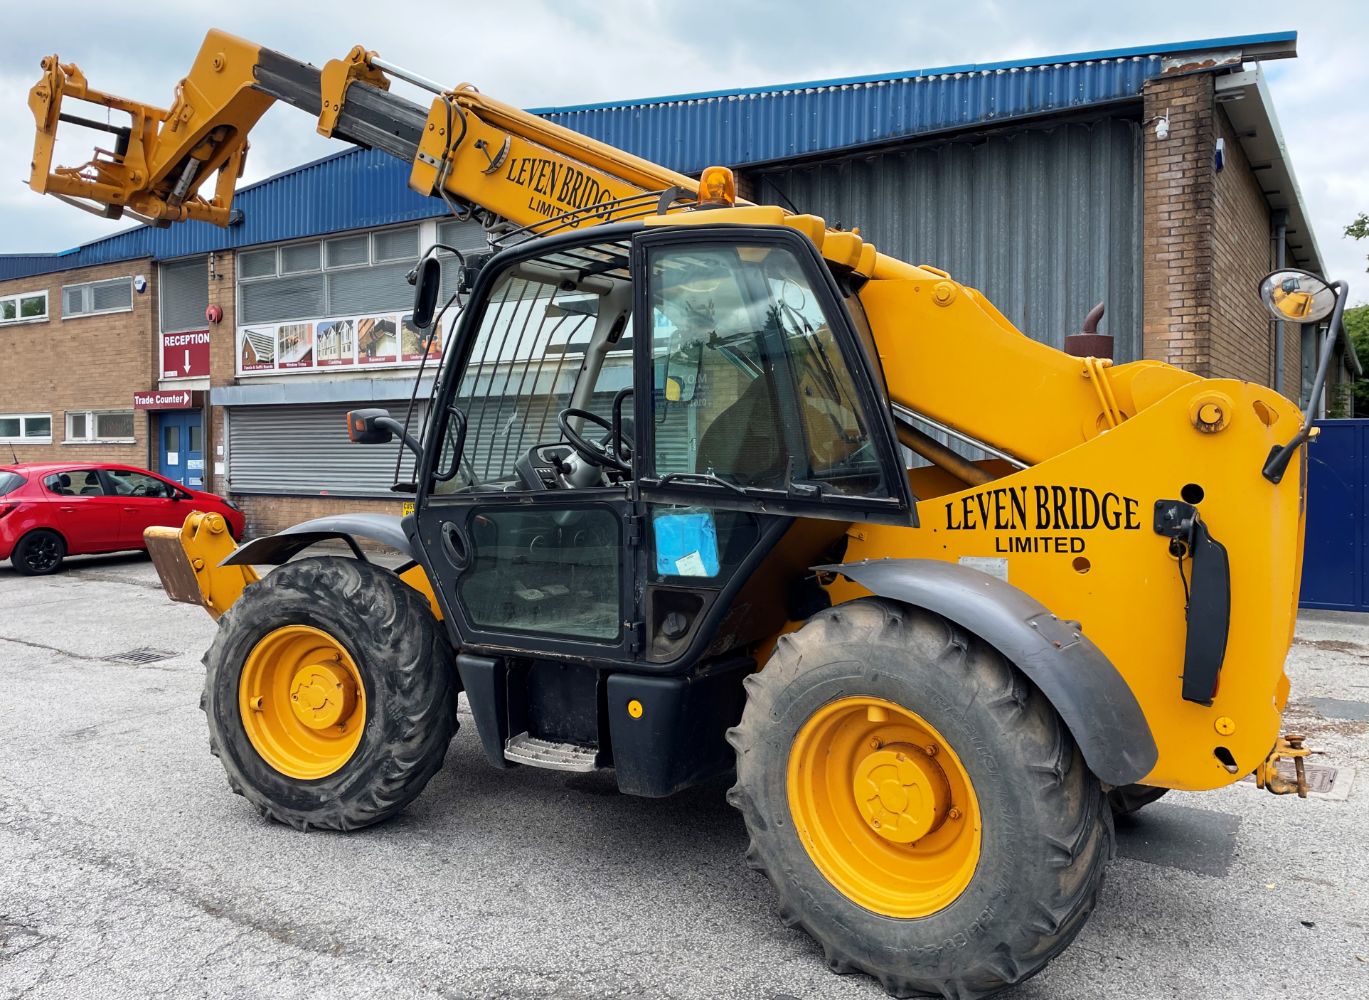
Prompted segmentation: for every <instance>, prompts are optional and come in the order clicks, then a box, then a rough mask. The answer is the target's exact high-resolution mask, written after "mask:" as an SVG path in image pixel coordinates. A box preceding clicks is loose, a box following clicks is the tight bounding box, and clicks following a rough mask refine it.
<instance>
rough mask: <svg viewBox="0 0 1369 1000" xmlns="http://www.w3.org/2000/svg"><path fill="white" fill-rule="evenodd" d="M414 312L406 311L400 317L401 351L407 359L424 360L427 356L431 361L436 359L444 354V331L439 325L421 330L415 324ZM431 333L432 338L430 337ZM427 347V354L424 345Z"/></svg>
mask: <svg viewBox="0 0 1369 1000" xmlns="http://www.w3.org/2000/svg"><path fill="white" fill-rule="evenodd" d="M413 321H414V317H413V314H412V313H406V314H405V315H404V316H403V317H401V318H400V334H399V340H400V351H401V354H402V356H403V358H404V360H405V361H422V360H423V359H424V357H427V358H428V360H430V361H436V360H437V359H438V358H440V357H441V356H442V331H441V330H439V329H438V328H437V327H435V326H434V327H430V328H429V329H427V330H420V329H419V328H418V327H416V326H414V322H413ZM429 334H431V335H432V340H431V341H430V340H429V339H428V336H429ZM425 346H426V347H427V352H426V354H425V352H424V347H425Z"/></svg>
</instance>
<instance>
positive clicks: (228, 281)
mask: <svg viewBox="0 0 1369 1000" xmlns="http://www.w3.org/2000/svg"><path fill="white" fill-rule="evenodd" d="M211 263H212V268H211V269H210V272H209V274H210V277H209V304H210V305H211V306H214V305H216V306H218V307H219V308H220V309H222V310H223V319H222V320H221V321H220V322H219V325H218V326H217V327H214V328H213V329H211V330H210V332H209V384H210V386H211V388H212V387H213V386H222V385H233V384H234V383H235V382H236V381H237V370H238V369H237V329H238V325H237V296H236V295H235V294H234V292H233V289H234V288H235V287H236V274H237V272H236V265H237V257H236V256H235V255H234V254H233V252H232V251H228V250H224V251H220V252H218V253H215V254H214V255H213V258H212V261H211ZM215 275H218V277H215ZM207 423H208V426H207V427H206V428H205V450H206V455H205V472H206V473H207V476H206V479H205V483H206V486H205V488H206V489H208V490H212V491H214V492H215V493H223V492H225V491H226V489H227V485H228V484H227V483H226V482H220V481H219V480H220V477H218V476H216V475H215V474H214V463H215V462H223V463H225V465H224V468H225V470H226V469H227V457H228V455H227V453H228V435H227V427H226V424H225V422H224V408H223V407H222V406H211V407H210V408H209V418H208V421H207ZM223 478H226V477H223Z"/></svg>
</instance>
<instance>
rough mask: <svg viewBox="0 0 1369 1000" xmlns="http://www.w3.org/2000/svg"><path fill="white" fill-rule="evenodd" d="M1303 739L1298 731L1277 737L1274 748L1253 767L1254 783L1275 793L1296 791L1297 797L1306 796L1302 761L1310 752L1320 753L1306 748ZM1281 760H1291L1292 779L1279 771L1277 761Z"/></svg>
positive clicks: (1305, 780) (1304, 771) (1304, 772)
mask: <svg viewBox="0 0 1369 1000" xmlns="http://www.w3.org/2000/svg"><path fill="white" fill-rule="evenodd" d="M1303 740H1304V737H1303V736H1302V735H1300V734H1298V733H1289V734H1288V735H1287V736H1281V737H1279V739H1278V741H1277V742H1276V743H1275V744H1274V748H1273V749H1272V750H1270V751H1269V756H1268V757H1266V758H1265V759H1264V761H1263V763H1261V764H1260V766H1259V767H1257V768H1255V784H1257V785H1259V786H1260V787H1261V788H1263V789H1264V790H1265V791H1267V792H1273V793H1274V794H1275V795H1288V794H1291V793H1292V792H1297V793H1298V798H1300V799H1305V798H1307V769H1306V767H1305V765H1304V764H1303V761H1304V760H1305V759H1306V758H1307V757H1309V756H1311V755H1312V754H1314V753H1321V751H1320V750H1308V749H1307V748H1306V747H1304V746H1303V745H1302V744H1303ZM1281 760H1291V761H1292V762H1293V773H1294V775H1295V777H1294V780H1292V781H1289V780H1288V779H1287V778H1285V777H1284V776H1283V775H1281V774H1280V773H1279V761H1281Z"/></svg>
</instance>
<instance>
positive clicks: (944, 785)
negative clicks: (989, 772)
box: [788, 698, 982, 918]
mask: <svg viewBox="0 0 1369 1000" xmlns="http://www.w3.org/2000/svg"><path fill="white" fill-rule="evenodd" d="M788 792H789V812H790V816H791V817H792V818H793V820H794V826H795V829H796V831H797V833H798V836H799V840H800V841H801V842H802V843H803V846H804V848H805V849H806V850H807V851H808V856H809V857H810V858H811V859H812V861H813V864H814V865H816V866H817V869H818V871H820V872H822V874H823V876H824V877H825V878H826V879H827V881H829V882H830V883H831V884H832V885H833V886H834V887H835V888H836V889H837V890H838V891H840V892H841V893H842V895H844V896H846V897H847V898H848V899H850V900H851V901H852V902H855V903H858V904H859V905H861V906H863V907H865V908H866V909H867V910H872V911H874V912H875V913H880V914H883V915H884V916H887V917H900V918H910V917H925V916H928V915H930V914H933V913H936V912H937V911H938V910H941V909H943V908H944V907H946V906H948V905H950V904H951V903H952V902H954V901H955V899H956V898H957V897H959V896H960V894H961V893H962V892H964V891H965V887H966V886H967V885H969V884H970V879H971V878H972V877H973V876H974V871H975V867H976V865H978V863H979V852H980V842H981V837H982V824H981V821H980V812H979V801H978V799H977V798H976V797H975V794H974V788H973V785H972V784H971V782H970V776H969V774H968V773H967V772H966V771H965V766H964V765H963V764H962V763H961V762H960V758H959V757H958V756H956V753H955V751H954V750H953V749H951V747H950V745H949V744H947V743H946V741H945V740H944V739H942V737H941V734H940V733H938V732H937V731H936V730H935V729H934V728H932V726H931V725H929V724H928V723H927V721H926V720H925V719H923V718H922V717H921V716H920V715H918V714H917V713H916V712H913V711H910V710H909V709H906V708H903V707H902V706H900V705H895V704H894V703H893V702H890V701H885V700H883V699H881V698H842V699H841V700H839V701H834V702H831V703H829V704H827V705H824V706H823V707H822V708H820V709H819V710H818V711H817V712H815V713H814V714H813V716H812V717H811V718H810V719H809V720H808V721H807V722H805V723H804V724H803V727H802V728H801V729H800V730H799V732H798V735H797V736H796V737H795V739H794V745H793V747H792V748H791V749H790V752H789V773H788Z"/></svg>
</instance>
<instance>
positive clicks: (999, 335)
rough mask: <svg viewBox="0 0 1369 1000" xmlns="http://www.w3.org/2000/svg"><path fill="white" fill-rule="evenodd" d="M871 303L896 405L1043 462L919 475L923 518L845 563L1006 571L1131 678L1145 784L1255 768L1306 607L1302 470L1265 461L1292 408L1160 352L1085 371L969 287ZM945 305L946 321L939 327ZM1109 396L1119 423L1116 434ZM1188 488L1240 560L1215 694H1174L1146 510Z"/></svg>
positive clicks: (1164, 570)
mask: <svg viewBox="0 0 1369 1000" xmlns="http://www.w3.org/2000/svg"><path fill="white" fill-rule="evenodd" d="M861 299H862V302H863V303H864V304H865V307H866V311H867V313H868V314H869V317H870V324H871V326H872V327H873V329H874V331H875V339H876V342H877V344H878V345H879V350H880V355H881V361H882V363H883V365H884V369H885V376H886V379H887V381H888V385H889V391H890V394H891V396H892V397H893V398H894V400H895V402H900V401H906V403H907V405H910V406H915V407H916V409H917V410H918V411H920V412H922V413H926V414H928V415H930V416H934V417H937V418H938V419H943V420H947V421H950V420H953V421H954V425H955V426H956V427H957V428H958V429H960V430H962V431H965V432H966V433H969V434H971V435H973V436H975V437H977V438H979V439H980V440H983V441H986V442H989V443H992V444H996V445H998V446H1000V447H1003V448H1005V449H1007V450H1009V451H1010V452H1011V453H1012V454H1014V455H1015V456H1017V457H1018V458H1021V459H1023V460H1025V461H1027V462H1029V463H1032V464H1030V465H1029V467H1028V468H1026V469H1022V470H1020V471H1014V470H1013V469H1012V468H1011V467H1009V466H1007V465H1006V463H1003V462H999V461H995V462H989V463H983V467H985V468H987V469H990V470H991V471H993V472H994V473H995V474H996V475H997V478H994V479H993V480H992V481H991V482H988V483H985V484H983V485H978V486H969V487H967V485H966V484H965V483H963V482H961V481H959V480H957V479H955V478H954V477H951V476H949V475H947V474H946V473H945V472H943V471H941V470H938V469H934V468H933V469H924V470H917V471H914V472H912V473H910V476H911V481H912V486H913V491H914V493H915V495H917V496H918V497H920V498H921V500H920V502H919V503H918V516H919V520H920V523H921V527H919V528H916V529H909V528H893V527H885V526H880V525H859V526H853V527H852V528H851V530H850V532H849V536H850V539H849V542H850V543H849V546H848V548H847V551H846V556H845V559H846V561H858V560H861V559H879V558H926V559H941V560H945V561H950V562H960V561H964V562H966V563H967V564H969V565H974V566H977V567H980V568H983V567H986V566H988V567H991V568H993V569H995V570H1001V571H1002V572H1003V573H1005V575H1006V577H1007V579H1008V581H1009V582H1010V583H1012V584H1013V585H1014V586H1016V587H1018V588H1020V589H1021V590H1024V591H1026V592H1027V593H1029V594H1031V595H1032V596H1033V597H1035V598H1036V599H1037V600H1038V601H1040V602H1041V603H1042V604H1044V605H1045V606H1046V607H1048V608H1050V609H1051V611H1052V612H1054V613H1055V614H1057V615H1059V616H1060V617H1061V618H1064V619H1070V620H1077V621H1079V622H1080V623H1081V624H1082V625H1083V629H1084V632H1085V633H1086V634H1087V635H1088V636H1089V637H1090V638H1091V639H1092V640H1093V641H1094V643H1096V644H1097V645H1098V646H1099V648H1101V649H1102V651H1103V652H1104V653H1105V654H1107V656H1108V658H1109V659H1110V660H1111V661H1112V662H1113V664H1114V665H1115V666H1116V667H1117V669H1118V670H1119V672H1120V673H1121V674H1122V676H1123V677H1124V678H1125V679H1126V681H1127V683H1128V685H1129V686H1130V688H1131V689H1132V691H1133V692H1134V693H1135V695H1136V697H1137V699H1138V700H1139V701H1140V703H1141V707H1142V709H1143V710H1144V712H1145V715H1146V719H1147V721H1148V722H1149V723H1150V726H1151V729H1152V732H1153V734H1154V736H1155V742H1156V744H1157V745H1158V747H1159V760H1158V762H1157V763H1156V765H1155V768H1154V770H1153V771H1152V772H1151V773H1150V774H1149V775H1148V776H1147V777H1146V778H1145V779H1144V781H1145V783H1147V784H1156V785H1164V786H1166V787H1171V788H1183V789H1195V790H1196V789H1206V788H1215V787H1219V786H1221V785H1226V784H1229V783H1230V782H1231V781H1233V780H1235V779H1236V778H1237V777H1239V776H1241V775H1245V774H1249V773H1250V772H1251V771H1252V770H1253V769H1254V768H1255V767H1256V765H1258V764H1259V763H1260V762H1261V761H1262V760H1264V758H1265V757H1266V755H1267V754H1268V753H1269V748H1270V747H1271V746H1272V745H1273V744H1274V741H1275V739H1276V738H1277V736H1278V726H1279V716H1280V712H1281V711H1282V709H1283V706H1284V703H1285V701H1286V700H1287V695H1288V681H1287V678H1286V677H1285V675H1284V672H1283V662H1284V657H1285V655H1286V653H1287V651H1288V648H1289V645H1290V644H1291V642H1292V637H1293V625H1294V618H1295V615H1296V611H1297V594H1298V585H1299V576H1300V572H1301V565H1302V551H1301V546H1302V537H1303V492H1302V491H1303V482H1304V477H1303V475H1302V473H1301V470H1299V471H1298V474H1296V475H1293V474H1290V475H1288V476H1286V477H1285V478H1284V479H1283V481H1282V482H1281V483H1279V484H1277V485H1276V484H1274V483H1270V482H1269V481H1268V480H1266V479H1265V478H1264V477H1263V476H1261V474H1260V469H1261V465H1262V463H1263V461H1264V459H1265V457H1266V456H1267V455H1268V454H1269V451H1270V449H1272V448H1273V447H1274V446H1275V445H1278V444H1282V443H1284V442H1285V441H1287V440H1288V439H1289V438H1290V437H1291V436H1292V435H1293V432H1294V431H1295V430H1296V429H1297V427H1298V426H1299V423H1300V420H1301V414H1299V412H1298V411H1297V409H1296V408H1295V407H1294V406H1293V404H1292V403H1290V402H1289V401H1288V400H1286V399H1285V398H1283V397H1282V396H1280V395H1279V394H1278V393H1276V392H1274V391H1273V390H1272V389H1267V388H1264V387H1262V386H1257V385H1253V384H1250V383H1246V382H1237V381H1230V380H1215V379H1200V378H1198V377H1196V376H1193V375H1189V374H1186V373H1183V372H1180V371H1177V370H1175V369H1173V368H1170V367H1168V366H1166V365H1162V364H1158V363H1155V362H1136V363H1133V364H1129V365H1121V366H1117V367H1114V368H1100V367H1098V366H1097V365H1096V364H1094V365H1091V364H1088V363H1087V362H1086V360H1085V359H1080V358H1073V357H1070V356H1067V355H1064V354H1061V353H1060V352H1058V351H1054V350H1052V349H1051V348H1049V347H1047V346H1045V345H1042V344H1039V343H1036V342H1034V341H1031V340H1029V339H1028V338H1026V337H1024V336H1022V335H1021V334H1020V333H1017V332H1016V331H1014V330H1012V329H1011V328H1010V327H1008V326H1007V325H1006V324H1004V323H1002V322H1001V317H999V315H998V314H997V312H996V311H991V307H987V304H986V303H983V299H982V297H980V296H978V295H977V294H976V293H973V292H972V291H971V290H970V289H965V288H961V287H959V286H957V292H956V296H955V300H954V301H953V302H952V303H951V304H950V305H949V306H945V307H941V306H937V305H934V304H930V303H931V302H932V301H933V300H934V296H933V294H932V289H931V287H930V283H929V282H918V281H892V282H871V283H870V284H869V285H868V286H866V289H865V290H864V291H863V293H862V295H861ZM981 304H982V305H983V308H981ZM941 309H945V310H946V311H947V312H948V313H950V314H951V319H950V322H949V323H947V322H945V321H940V322H938V321H937V316H936V313H937V311H938V310H941ZM948 331H953V333H950V332H948ZM976 357H978V358H983V357H991V358H993V359H994V360H993V362H992V364H988V363H984V362H983V361H982V360H980V361H976ZM1000 358H1002V359H1003V360H1001V361H1000ZM959 373H964V374H963V376H962V377H957V375H958V374H959ZM1100 377H1101V378H1105V379H1107V380H1108V383H1109V385H1110V392H1109V393H1108V394H1107V395H1106V396H1105V395H1104V394H1100V393H1099V392H1098V391H1097V380H1098V379H1099V378H1100ZM949 386H954V388H955V390H957V392H956V393H955V394H952V392H951V391H949V390H948V387H949ZM1109 399H1111V400H1115V401H1116V408H1117V411H1118V412H1120V415H1121V417H1122V419H1121V421H1120V422H1119V423H1118V424H1117V426H1115V427H1109V426H1108V424H1109V421H1108V413H1107V410H1108V408H1109V406H1110V405H1111V404H1110V403H1108V402H1106V401H1105V400H1109ZM1195 486H1196V487H1197V488H1199V489H1200V490H1201V496H1202V499H1201V501H1200V502H1199V503H1198V509H1199V511H1200V513H1201V516H1202V518H1203V521H1204V522H1205V523H1206V524H1207V526H1208V528H1209V530H1210V531H1211V533H1212V535H1213V537H1214V538H1216V539H1217V540H1218V541H1220V542H1222V543H1223V544H1224V545H1225V546H1226V547H1227V550H1228V555H1229V558H1230V566H1231V628H1230V633H1229V639H1228V645H1227V649H1226V658H1225V660H1224V664H1225V665H1224V668H1223V670H1222V673H1221V675H1220V680H1219V685H1218V690H1217V694H1216V697H1215V698H1214V700H1213V703H1212V705H1211V706H1203V705H1199V704H1196V703H1193V702H1188V701H1184V700H1183V699H1182V698H1181V696H1180V680H1181V672H1182V666H1183V662H1184V641H1185V636H1186V633H1187V628H1188V623H1187V621H1186V620H1185V612H1184V607H1185V594H1184V584H1183V582H1182V581H1181V579H1180V575H1179V568H1178V564H1177V561H1176V559H1175V558H1174V557H1173V556H1172V555H1170V553H1169V550H1168V547H1167V545H1166V540H1165V539H1164V538H1163V537H1161V536H1160V535H1157V534H1156V533H1155V532H1154V530H1153V529H1152V512H1153V508H1154V504H1155V502H1156V501H1157V500H1161V499H1179V498H1180V497H1181V496H1184V495H1193V493H1192V488H1193V487H1195ZM1186 487H1188V490H1187V491H1186V489H1185V488H1186ZM981 560H992V561H993V562H988V563H985V562H981ZM831 591H832V596H833V599H834V600H846V599H849V598H852V597H856V596H860V594H862V593H863V591H861V590H860V588H859V587H857V586H856V585H854V584H852V583H849V582H848V581H845V580H838V581H836V582H834V583H833V584H832V585H831ZM1220 720H1226V721H1224V722H1222V724H1221V726H1220V727H1219V725H1218V723H1219V721H1220ZM1217 747H1225V748H1226V750H1227V751H1229V752H1230V756H1231V757H1232V758H1234V760H1235V767H1234V769H1229V768H1228V767H1227V766H1225V765H1224V764H1223V762H1222V760H1221V759H1220V758H1219V757H1218V756H1217V755H1216V748H1217Z"/></svg>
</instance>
